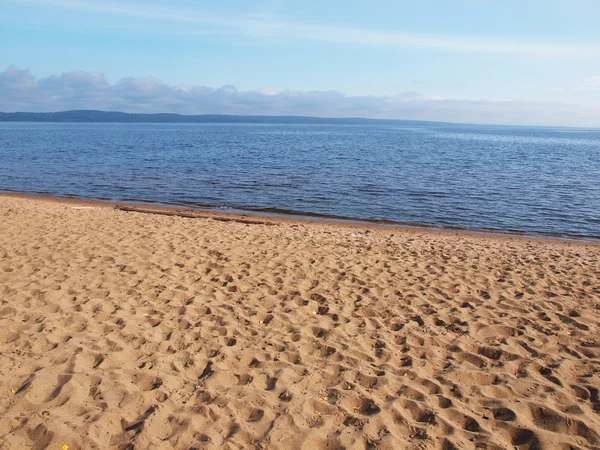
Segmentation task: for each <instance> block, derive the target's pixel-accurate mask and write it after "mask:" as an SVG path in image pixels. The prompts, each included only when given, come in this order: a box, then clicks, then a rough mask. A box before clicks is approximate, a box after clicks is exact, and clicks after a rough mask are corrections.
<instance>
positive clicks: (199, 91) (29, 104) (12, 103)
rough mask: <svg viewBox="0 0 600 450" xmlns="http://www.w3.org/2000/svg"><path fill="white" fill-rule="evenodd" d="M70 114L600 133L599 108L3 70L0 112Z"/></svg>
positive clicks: (12, 67)
mask: <svg viewBox="0 0 600 450" xmlns="http://www.w3.org/2000/svg"><path fill="white" fill-rule="evenodd" d="M592 81H593V80H592ZM69 109H101V110H109V111H125V112H140V113H154V112H175V113H182V114H247V115H304V116H321V117H371V118H388V119H412V120H435V121H451V122H466V123H492V124H493V123H496V124H507V125H508V124H516V125H558V126H561V125H563V126H567V125H571V126H589V127H600V106H598V105H597V106H592V105H587V106H585V105H572V104H566V103H534V102H519V101H508V102H492V101H485V100H464V99H442V98H436V97H428V96H425V95H422V94H419V93H416V92H406V93H404V94H400V95H378V96H373V95H364V96H350V95H345V94H343V93H341V92H337V91H290V90H285V91H274V90H269V89H263V90H260V91H240V90H238V89H237V88H236V87H235V86H231V85H226V86H223V87H220V88H212V87H206V86H188V85H180V86H171V85H168V84H165V83H162V82H160V81H158V80H156V79H154V78H152V77H137V78H136V77H128V78H123V79H121V80H119V81H117V82H115V83H111V82H109V81H108V80H107V79H106V77H105V76H104V75H103V74H102V73H100V72H84V71H75V72H68V73H63V74H61V75H53V76H50V77H46V78H36V77H35V76H34V75H33V74H32V73H31V72H30V71H29V70H27V69H19V68H18V67H15V66H11V67H9V68H8V69H7V70H5V71H4V72H0V111H4V112H13V111H37V112H43V111H61V110H69Z"/></svg>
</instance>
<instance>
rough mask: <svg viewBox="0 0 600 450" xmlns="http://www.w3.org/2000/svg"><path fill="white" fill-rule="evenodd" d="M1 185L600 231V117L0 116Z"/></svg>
mask: <svg viewBox="0 0 600 450" xmlns="http://www.w3.org/2000/svg"><path fill="white" fill-rule="evenodd" d="M0 190H2V191H9V192H15V191H16V192H24V193H37V194H46V195H54V196H72V197H80V198H86V199H102V200H111V201H117V202H138V203H144V202H152V203H160V204H170V205H181V206H186V207H204V208H205V207H218V208H230V209H234V210H246V211H262V212H271V213H291V214H299V215H316V216H324V217H331V218H354V219H365V220H378V221H390V222H398V223H402V224H412V225H427V226H435V227H458V228H465V229H475V230H497V231H519V232H525V233H529V234H552V235H563V236H583V237H600V130H583V129H568V128H565V129H560V128H532V127H502V126H483V125H481V126H479V125H454V124H430V123H422V124H414V123H411V124H409V125H408V124H407V125H406V126H403V125H397V126H396V125H310V124H305V125H294V124H272V125H271V124H99V123H98V124H97V123H80V124H75V123H0Z"/></svg>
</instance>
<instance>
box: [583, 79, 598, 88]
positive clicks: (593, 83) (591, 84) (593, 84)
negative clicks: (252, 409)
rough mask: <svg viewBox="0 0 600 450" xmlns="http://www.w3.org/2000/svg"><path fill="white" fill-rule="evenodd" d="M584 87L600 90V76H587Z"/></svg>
mask: <svg viewBox="0 0 600 450" xmlns="http://www.w3.org/2000/svg"><path fill="white" fill-rule="evenodd" d="M583 87H584V88H586V89H598V90H600V76H594V77H587V78H586V79H585V80H583Z"/></svg>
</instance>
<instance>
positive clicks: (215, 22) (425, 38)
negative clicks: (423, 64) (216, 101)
mask: <svg viewBox="0 0 600 450" xmlns="http://www.w3.org/2000/svg"><path fill="white" fill-rule="evenodd" d="M8 1H12V2H14V3H25V4H34V5H38V6H45V7H52V8H60V9H68V10H72V11H80V12H90V13H102V14H111V15H118V16H127V17H135V18H139V19H147V20H153V21H160V22H165V23H169V22H170V23H177V24H181V25H186V24H188V25H203V26H205V27H208V28H211V29H210V30H198V29H197V27H196V28H195V29H190V30H188V32H189V33H192V34H196V33H202V34H204V33H206V32H207V31H210V32H214V33H218V34H221V33H227V34H229V33H232V32H234V33H237V34H241V35H245V36H254V37H265V38H283V39H290V38H291V39H300V40H312V41H319V42H327V43H337V44H349V45H377V46H387V47H398V48H426V49H434V50H445V51H459V52H479V53H496V54H511V55H521V56H543V57H559V58H588V57H596V56H597V55H598V54H600V43H592V44H580V45H578V44H560V43H555V42H550V43H547V42H528V41H521V40H507V39H493V38H486V37H483V36H474V37H466V36H456V35H442V34H431V33H414V32H402V31H380V30H369V29H361V28H349V27H338V26H330V25H317V24H308V23H294V22H285V21H280V20H277V19H275V18H274V14H273V13H272V12H270V11H269V12H268V13H260V14H254V15H250V16H242V17H237V18H231V17H222V16H216V15H212V14H207V13H204V12H198V11H197V10H184V9H177V8H175V7H172V6H170V7H169V8H159V7H156V6H150V5H146V6H144V8H143V9H141V8H140V7H139V6H138V5H128V4H125V3H122V2H119V3H114V2H110V1H103V2H89V1H85V0H81V1H80V0H78V1H72V0H8ZM192 28H193V27H192ZM161 31H162V32H165V30H161ZM167 31H168V30H167ZM173 32H174V33H177V34H180V33H182V32H184V30H182V29H181V27H180V28H178V29H176V30H173Z"/></svg>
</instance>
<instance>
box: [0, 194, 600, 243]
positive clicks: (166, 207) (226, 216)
mask: <svg viewBox="0 0 600 450" xmlns="http://www.w3.org/2000/svg"><path fill="white" fill-rule="evenodd" d="M0 197H11V198H24V199H33V200H40V201H48V202H58V203H61V202H64V203H68V204H74V205H80V206H97V207H103V208H112V209H120V210H123V211H126V212H137V213H147V214H164V215H170V216H182V217H188V218H198V219H202V218H204V219H214V220H221V221H236V222H246V223H252V222H262V223H265V222H271V223H286V224H290V223H302V224H322V225H332V226H342V227H351V228H363V229H371V230H382V229H390V230H399V231H403V232H404V231H407V232H409V231H412V232H417V233H418V232H427V233H440V234H442V235H465V236H483V237H493V238H520V239H533V240H541V241H545V240H546V241H550V242H556V241H559V242H573V243H575V242H580V243H584V244H592V245H599V246H600V236H597V237H596V236H582V235H565V234H558V233H556V234H555V233H544V232H538V233H528V232H525V231H518V230H509V231H503V230H495V229H494V230H487V229H472V228H460V227H452V226H435V225H426V224H410V223H403V222H394V221H387V220H369V219H360V218H356V219H355V218H338V217H336V216H325V215H321V214H310V213H309V214H296V213H293V212H290V213H286V212H272V213H271V212H267V211H253V210H243V209H237V208H227V209H225V208H223V209H220V208H218V207H210V206H206V207H193V206H189V207H187V206H184V205H179V204H169V203H161V202H155V201H142V200H134V201H114V200H102V199H92V198H81V197H76V196H58V195H51V194H31V193H26V192H13V191H0Z"/></svg>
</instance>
